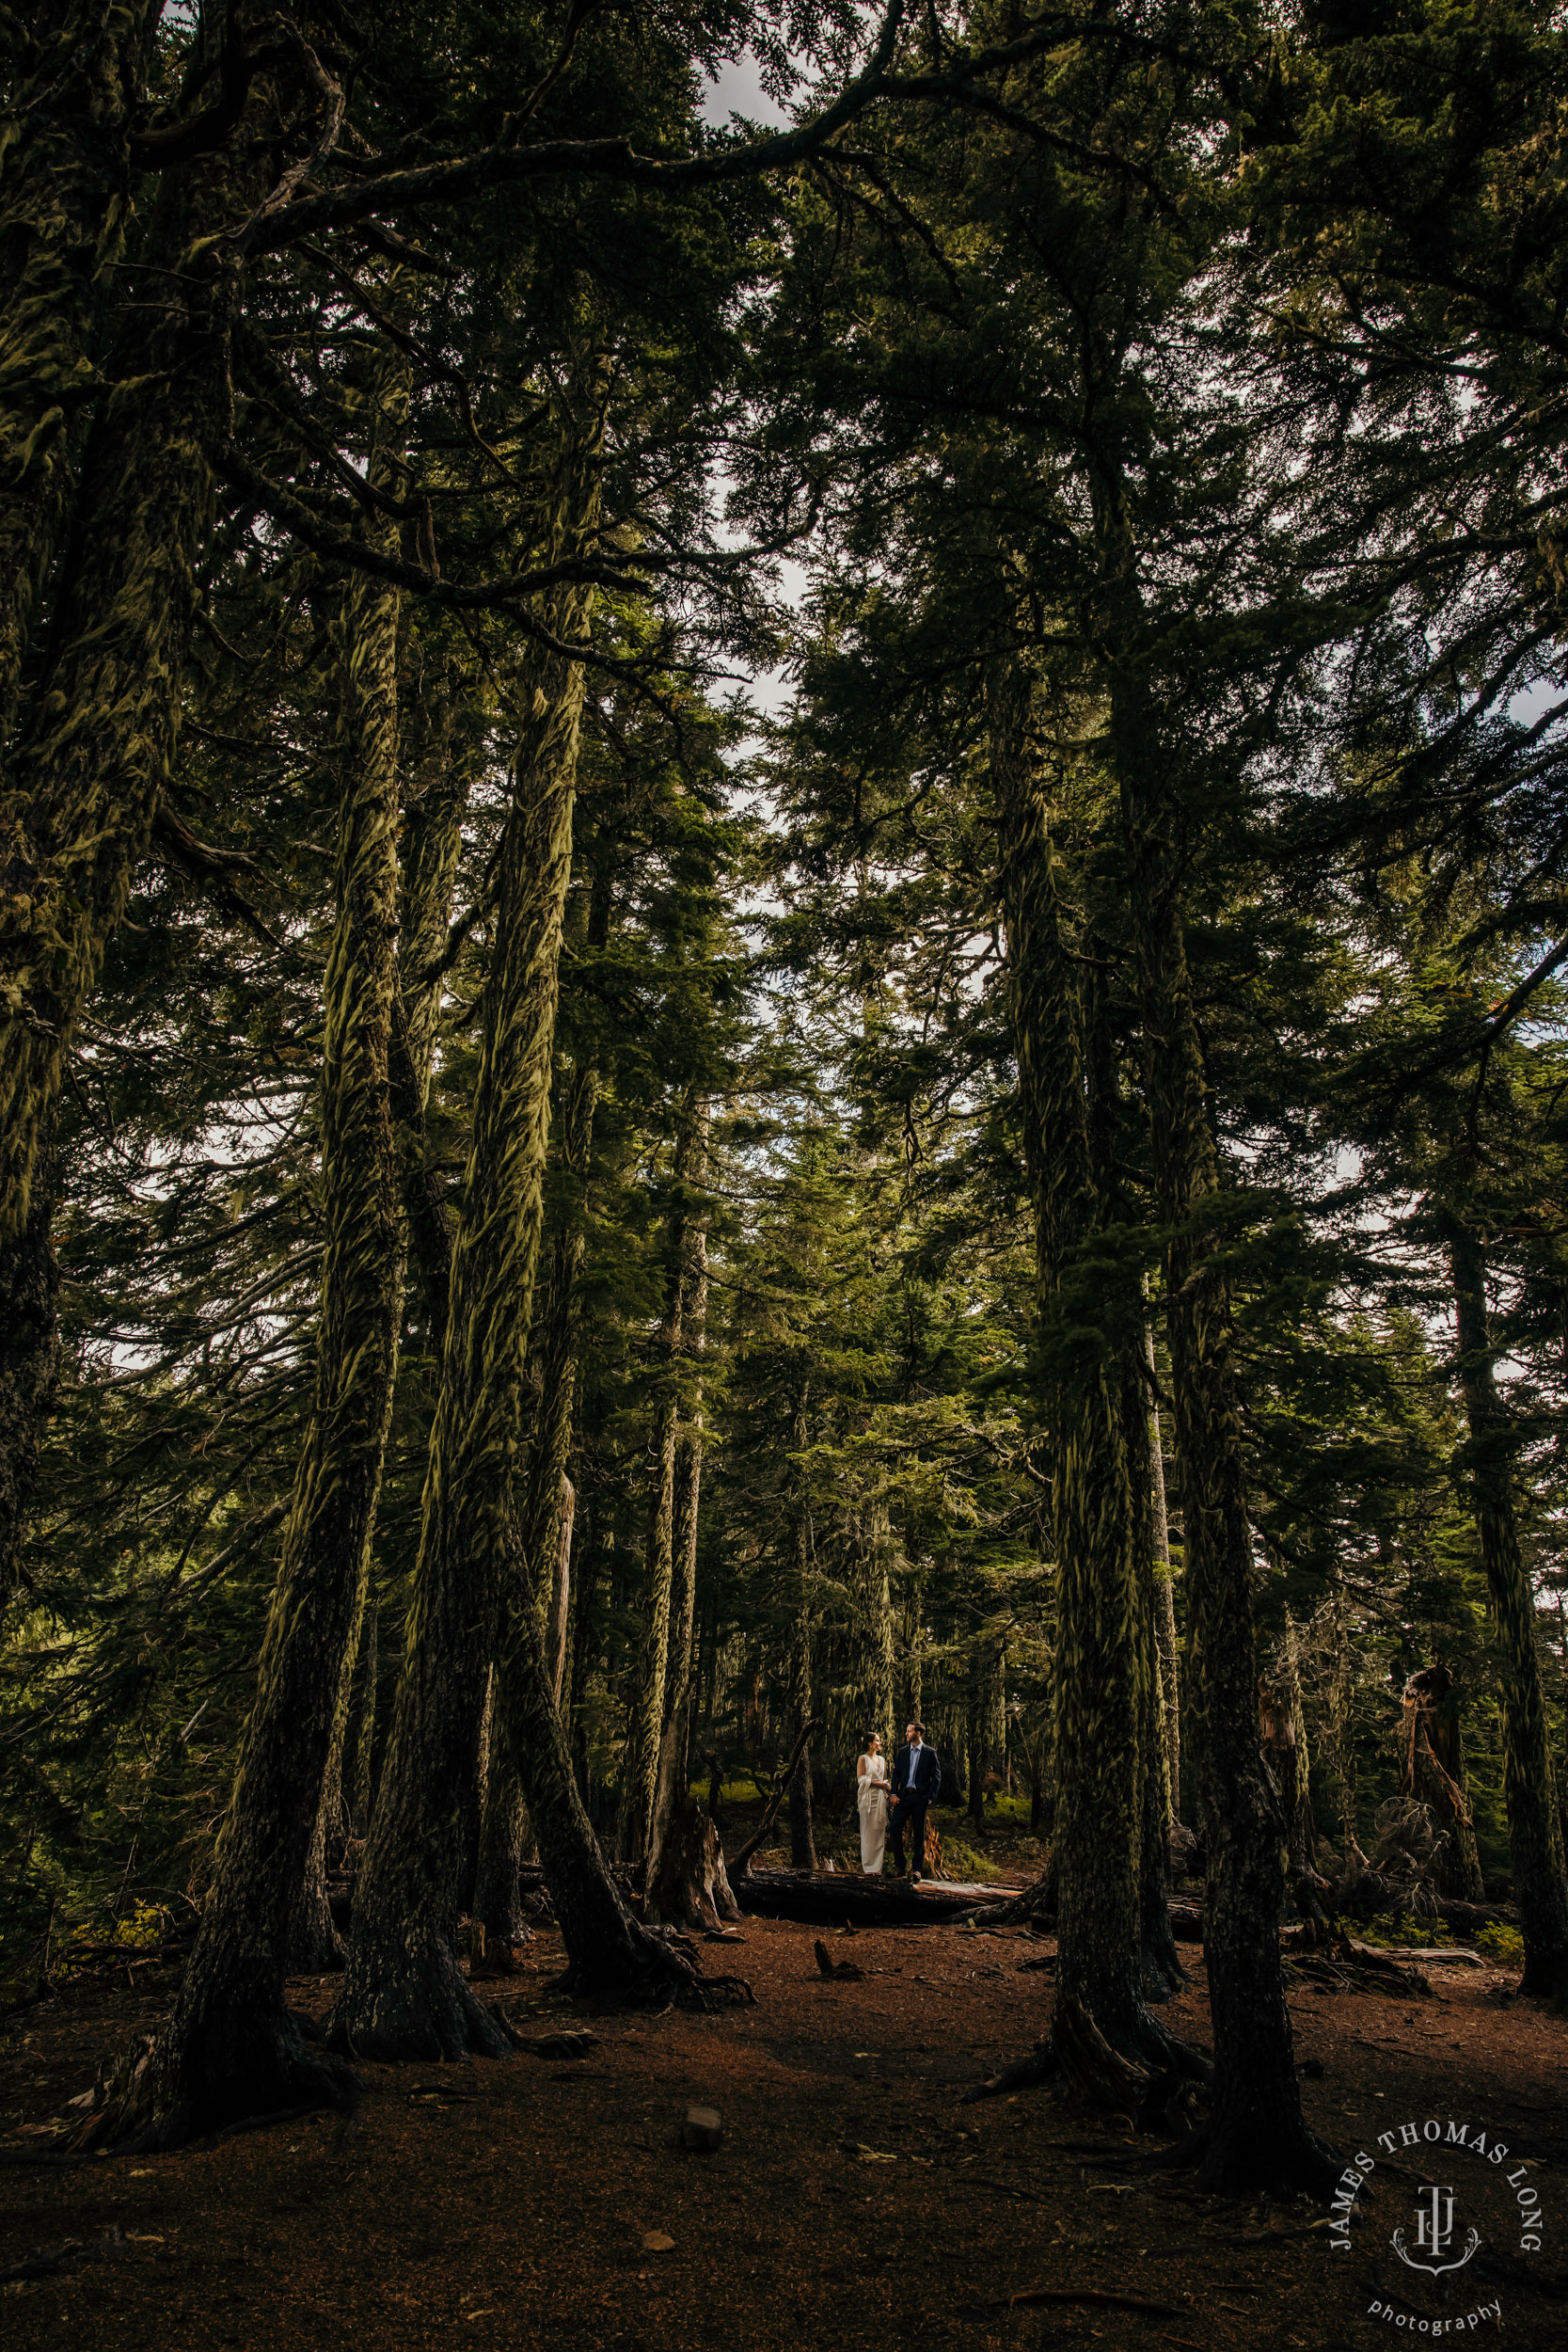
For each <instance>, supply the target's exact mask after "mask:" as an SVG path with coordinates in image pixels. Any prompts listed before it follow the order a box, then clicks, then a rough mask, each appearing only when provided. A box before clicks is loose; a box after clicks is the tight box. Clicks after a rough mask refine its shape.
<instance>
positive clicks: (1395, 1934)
mask: <svg viewBox="0 0 1568 2352" xmlns="http://www.w3.org/2000/svg"><path fill="white" fill-rule="evenodd" d="M1335 1925H1336V1926H1337V1927H1338V1929H1339V1931H1340V1932H1341V1933H1342V1934H1345V1935H1349V1936H1354V1938H1355V1939H1356V1941H1357V1942H1358V1943H1361V1944H1376V1945H1379V1946H1381V1947H1385V1948H1386V1949H1387V1950H1390V1951H1401V1950H1416V1949H1419V1948H1420V1947H1430V1946H1435V1945H1438V1944H1451V1943H1452V1942H1453V1940H1454V1938H1453V1933H1452V1931H1451V1930H1450V1929H1449V1928H1448V1927H1446V1926H1445V1925H1444V1923H1443V1921H1442V1920H1441V1919H1418V1918H1416V1917H1415V1916H1414V1915H1412V1914H1410V1913H1409V1912H1393V1911H1380V1912H1378V1913H1376V1914H1375V1915H1373V1917H1371V1918H1370V1919H1366V1920H1361V1919H1338V1920H1337V1921H1336V1922H1335Z"/></svg>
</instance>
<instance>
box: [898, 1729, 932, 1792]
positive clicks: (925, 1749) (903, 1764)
mask: <svg viewBox="0 0 1568 2352" xmlns="http://www.w3.org/2000/svg"><path fill="white" fill-rule="evenodd" d="M941 1787H942V1764H941V1762H940V1760H939V1758H938V1756H937V1752H936V1750H935V1748H933V1747H932V1745H931V1743H930V1741H929V1740H922V1742H921V1746H920V1754H919V1756H918V1757H917V1759H916V1762H915V1769H914V1777H913V1779H912V1781H911V1777H910V1751H909V1749H908V1748H907V1747H903V1748H895V1750H894V1756H893V1802H894V1804H897V1802H898V1800H899V1798H900V1797H909V1798H910V1799H911V1800H912V1802H913V1803H914V1804H935V1802H936V1794H937V1790H938V1789H939V1788H941Z"/></svg>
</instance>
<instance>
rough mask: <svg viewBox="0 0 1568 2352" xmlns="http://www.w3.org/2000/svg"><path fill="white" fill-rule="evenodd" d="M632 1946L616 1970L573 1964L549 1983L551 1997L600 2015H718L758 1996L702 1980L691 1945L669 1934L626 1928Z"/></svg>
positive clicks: (733, 1983)
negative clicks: (561, 1996)
mask: <svg viewBox="0 0 1568 2352" xmlns="http://www.w3.org/2000/svg"><path fill="white" fill-rule="evenodd" d="M627 1925H628V1927H629V1929H630V1933H631V1939H632V1940H631V1942H630V1944H629V1945H628V1947H627V1948H626V1951H625V1952H624V1953H623V1954H621V1955H619V1956H618V1959H619V1964H616V1962H615V1961H613V1960H612V1961H610V1963H609V1964H606V1963H604V1962H599V1963H594V1965H592V1966H586V1965H584V1964H582V1963H577V1962H574V1963H572V1965H571V1966H569V1967H568V1968H566V1969H565V1970H564V1971H563V1972H562V1975H561V1976H559V1977H556V1978H554V1979H552V1981H551V1983H550V1986H549V1988H548V1989H549V1990H550V1991H551V1992H552V1993H565V1994H571V1995H572V1996H573V1997H575V1998H578V1999H584V1998H585V1999H588V2000H591V2001H592V2002H593V2004H594V2008H595V2009H596V2010H601V2011H603V2010H615V2009H643V2010H656V2011H658V2012H660V2013H662V2011H664V2010H670V2009H687V2010H717V2009H736V2008H745V2007H748V2006H750V2005H752V2004H754V2002H755V2000H756V1994H754V1993H753V1992H752V1987H751V1985H750V1983H749V1982H748V1981H747V1979H745V1978H744V1977H708V1976H705V1975H704V1973H703V1971H702V1968H701V1966H700V1965H699V1963H698V1960H697V1954H696V1951H695V1949H694V1947H692V1945H691V1944H690V1943H689V1941H688V1939H687V1938H686V1937H685V1936H684V1935H680V1934H677V1933H676V1932H675V1931H673V1930H669V1929H667V1930H666V1931H664V1932H663V1933H662V1934H659V1933H656V1932H654V1931H651V1930H649V1929H647V1928H641V1927H639V1926H638V1925H637V1923H636V1921H635V1920H630V1921H628V1922H627Z"/></svg>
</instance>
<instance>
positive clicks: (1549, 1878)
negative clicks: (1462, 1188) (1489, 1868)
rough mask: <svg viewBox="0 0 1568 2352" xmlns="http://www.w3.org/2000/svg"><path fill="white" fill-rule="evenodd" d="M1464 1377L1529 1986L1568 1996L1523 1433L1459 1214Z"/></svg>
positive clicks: (1566, 1923) (1481, 1268)
mask: <svg viewBox="0 0 1568 2352" xmlns="http://www.w3.org/2000/svg"><path fill="white" fill-rule="evenodd" d="M1445 1239H1446V1241H1447V1245H1448V1251H1449V1265H1450V1266H1451V1268H1452V1272H1453V1295H1454V1311H1455V1319H1456V1322H1457V1325H1458V1339H1459V1380H1460V1387H1461V1390H1462V1391H1463V1393H1464V1398H1465V1420H1466V1422H1467V1423H1468V1425H1469V1433H1470V1441H1469V1444H1468V1446H1467V1447H1466V1448H1465V1458H1464V1463H1463V1467H1464V1469H1465V1470H1466V1471H1467V1473H1468V1477H1469V1486H1470V1495H1471V1504H1472V1508H1473V1509H1474V1512H1475V1517H1476V1529H1477V1533H1478V1534H1479V1535H1480V1537H1481V1565H1482V1568H1483V1569H1484V1571H1485V1575H1486V1589H1487V1592H1488V1594H1489V1595H1490V1597H1491V1602H1492V1614H1493V1619H1494V1622H1495V1624H1496V1626H1497V1648H1498V1654H1499V1663H1500V1666H1501V1669H1502V1701H1503V1802H1504V1804H1505V1806H1506V1808H1507V1813H1508V1842H1509V1853H1510V1858H1511V1859H1512V1862H1513V1899H1514V1901H1515V1902H1516V1903H1517V1904H1518V1906H1519V1924H1520V1927H1521V1929H1522V1930H1523V1931H1524V1939H1525V1973H1524V1976H1523V1978H1522V1979H1521V1981H1520V1987H1519V1989H1520V1991H1521V1992H1522V1993H1540V1994H1547V1995H1548V1996H1549V1997H1551V1998H1553V1999H1559V2000H1560V1999H1563V1998H1568V1877H1565V1875H1564V1870H1563V1853H1562V1842H1561V1834H1560V1827H1559V1823H1558V1816H1557V1800H1556V1791H1555V1788H1554V1785H1553V1774H1552V1756H1551V1745H1550V1734H1549V1731H1548V1728H1547V1719H1546V1697H1545V1691H1544V1686H1543V1681H1542V1675H1541V1656H1540V1652H1539V1650H1538V1648H1537V1646H1536V1608H1535V1595H1534V1592H1533V1590H1532V1588H1531V1585H1530V1581H1529V1577H1528V1574H1527V1573H1526V1569H1525V1563H1524V1558H1523V1555H1522V1553H1521V1552H1520V1549H1519V1526H1518V1518H1517V1515H1516V1512H1515V1508H1514V1501H1513V1456H1514V1451H1515V1446H1514V1438H1513V1431H1512V1430H1511V1428H1510V1426H1509V1421H1508V1414H1507V1410H1506V1408H1505V1406H1504V1405H1503V1402H1502V1399H1501V1398H1500V1397H1499V1396H1498V1394H1497V1377H1496V1374H1495V1371H1494V1365H1495V1362H1496V1350H1495V1348H1494V1346H1493V1343H1492V1340H1491V1335H1490V1332H1489V1330H1488V1326H1487V1311H1486V1253H1485V1248H1484V1246H1483V1244H1482V1241H1481V1236H1480V1234H1479V1233H1477V1232H1475V1231H1474V1230H1473V1229H1472V1228H1471V1227H1469V1226H1467V1225H1465V1224H1462V1223H1460V1222H1459V1221H1458V1220H1457V1219H1453V1220H1449V1224H1448V1228H1447V1232H1446V1234H1445Z"/></svg>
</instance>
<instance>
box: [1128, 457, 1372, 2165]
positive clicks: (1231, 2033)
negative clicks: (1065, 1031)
mask: <svg viewBox="0 0 1568 2352" xmlns="http://www.w3.org/2000/svg"><path fill="white" fill-rule="evenodd" d="M1109 509H1110V511H1109V513H1108V514H1107V515H1106V516H1105V522H1106V539H1107V596H1106V602H1107V607H1108V611H1109V613H1110V629H1111V634H1112V637H1113V640H1114V642H1115V643H1116V644H1117V646H1118V647H1119V648H1121V649H1122V652H1121V658H1120V660H1119V661H1118V663H1117V667H1116V669H1115V670H1114V672H1113V675H1112V686H1111V726H1110V742H1109V746H1108V748H1109V750H1110V754H1111V757H1112V761H1113V764H1114V770H1115V773H1116V775H1117V781H1118V785H1119V787H1120V795H1121V808H1122V820H1123V826H1124V830H1125V834H1126V838H1127V847H1128V853H1129V860H1130V868H1131V871H1130V889H1131V902H1132V930H1133V937H1134V943H1135V950H1136V963H1137V976H1138V993H1139V1000H1140V1009H1141V1015H1142V1025H1143V1032H1144V1038H1145V1051H1146V1057H1147V1062H1146V1069H1147V1079H1146V1083H1147V1087H1148V1104H1149V1120H1150V1127H1151V1131H1152V1142H1153V1152H1154V1168H1155V1186H1156V1199H1157V1205H1158V1209H1159V1214H1160V1217H1161V1220H1162V1222H1163V1223H1164V1224H1165V1225H1166V1227H1167V1228H1168V1229H1169V1231H1170V1233H1171V1240H1170V1244H1169V1248H1168V1251H1167V1257H1166V1265H1165V1299H1166V1314H1167V1326H1168V1332H1169V1343H1170V1359H1171V1379H1172V1386H1173V1390H1174V1400H1175V1420H1176V1431H1175V1437H1176V1453H1177V1456H1178V1459H1179V1460H1180V1466H1181V1516H1182V1534H1183V1543H1184V1567H1183V1580H1182V1581H1183V1591H1184V1594H1185V1597H1186V1603H1187V1626H1188V1661H1189V1675H1188V1687H1187V1715H1188V1720H1187V1732H1188V1746H1189V1748H1190V1749H1192V1750H1193V1751H1194V1752H1195V1757H1196V1795H1197V1808H1198V1817H1199V1835H1200V1836H1202V1838H1203V1841H1204V1845H1205V1847H1206V1850H1207V1852H1208V1858H1209V1880H1208V1898H1207V1904H1206V1911H1205V1949H1206V1952H1207V1956H1208V1963H1209V1984H1210V2000H1211V2006H1212V2015H1213V2024H1214V2094H1213V2097H1214V2104H1213V2110H1212V2116H1211V2118H1210V2120H1209V2122H1208V2124H1207V2126H1206V2128H1205V2139H1204V2142H1203V2153H1202V2158H1201V2169H1200V2171H1199V2176H1198V2177H1199V2180H1200V2182H1201V2183H1202V2185H1205V2186H1207V2187H1211V2188H1213V2189H1216V2190H1225V2191H1234V2190H1244V2189H1249V2188H1255V2187H1260V2186H1275V2185H1278V2186H1282V2187H1290V2188H1304V2187H1305V2188H1309V2189H1312V2190H1315V2191H1317V2190H1323V2189H1326V2187H1327V2186H1328V2185H1329V2183H1330V2182H1331V2181H1332V2179H1333V2177H1334V2173H1335V2164H1334V2159H1333V2158H1332V2156H1331V2155H1330V2154H1329V2153H1327V2152H1326V2151H1325V2150H1324V2149H1323V2147H1322V2146H1321V2145H1320V2144H1319V2143H1318V2141H1317V2140H1315V2139H1314V2137H1313V2136H1312V2135H1311V2133H1310V2132H1308V2130H1307V2125H1306V2122H1305V2121H1304V2119H1303V2116H1302V2110H1301V2092H1300V2087H1299V2084H1298V2082H1297V2078H1296V2072H1295V2053H1294V2048H1293V2044H1292V2041H1291V2020H1290V2014H1289V2011H1288V2010H1287V2008H1286V2005H1285V1988H1284V1982H1283V1979H1282V1976H1281V1971H1280V1959H1279V1915H1280V1903H1281V1897H1282V1892H1283V1884H1282V1874H1281V1867H1280V1846H1281V1831H1282V1827H1283V1824H1282V1822H1281V1820H1280V1813H1279V1806H1278V1804H1277V1802H1276V1800H1275V1795H1274V1791H1273V1789H1272V1788H1271V1786H1270V1783H1269V1777H1268V1773H1267V1771H1266V1769H1265V1767H1264V1764H1263V1759H1262V1755H1261V1752H1260V1750H1259V1740H1258V1703H1257V1693H1258V1664H1257V1646H1256V1640H1255V1635H1254V1629H1253V1614H1252V1591H1251V1576H1252V1532H1251V1527H1250V1524H1249V1521H1248V1518H1247V1508H1246V1495H1245V1490H1244V1483H1243V1457H1242V1417H1241V1406H1240V1401H1239V1399H1238V1396H1237V1391H1236V1378H1235V1371H1234V1365H1233V1361H1232V1336H1231V1316H1230V1301H1229V1295H1228V1292H1227V1284H1226V1279H1225V1275H1224V1272H1223V1269H1222V1268H1221V1266H1220V1264H1219V1263H1217V1261H1216V1257H1215V1253H1214V1250H1213V1247H1212V1240H1211V1238H1210V1232H1209V1228H1208V1226H1207V1224H1206V1219H1207V1218H1208V1217H1209V1216H1212V1203H1213V1201H1214V1197H1215V1195H1216V1194H1217V1192H1218V1190H1219V1183H1220V1176H1219V1162H1218V1156H1217V1153H1216V1152H1215V1148H1214V1140H1213V1136H1212V1130H1211V1127H1210V1123H1209V1112H1208V1104H1207V1100H1206V1078H1205V1073H1204V1061H1203V1050H1202V1043H1201V1039H1200V1035H1199V1029H1198V1022H1197V1013H1196V1005H1195V1002H1194V996H1193V987H1192V979H1191V975H1190V973H1189V970H1188V965H1187V954H1186V941H1185V933H1184V929H1183V922H1182V904H1181V882H1182V872H1183V859H1182V854H1181V849H1180V843H1179V838H1178V830H1177V820H1176V813H1175V810H1174V808H1173V807H1172V805H1171V802H1170V798H1169V796H1168V794H1167V792H1166V791H1165V789H1164V782H1163V775H1162V770H1161V764H1160V762H1161V754H1160V746H1159V743H1158V739H1157V731H1156V723H1155V717H1154V713H1153V710H1152V707H1151V706H1150V701H1149V697H1148V691H1147V685H1146V682H1145V679H1144V677H1143V674H1142V672H1141V670H1140V669H1139V667H1138V662H1137V653H1136V646H1137V632H1138V614H1137V612H1136V610H1135V599H1134V597H1133V595H1132V592H1131V591H1130V589H1129V585H1128V580H1129V576H1130V573H1131V566H1132V552H1131V543H1130V540H1129V539H1128V536H1127V534H1126V532H1125V530H1124V529H1122V528H1120V527H1119V525H1118V521H1117V510H1116V506H1115V501H1114V500H1112V501H1109Z"/></svg>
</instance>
